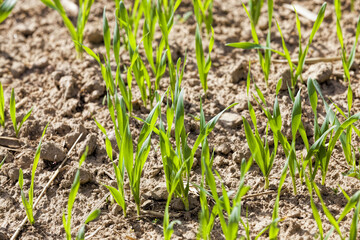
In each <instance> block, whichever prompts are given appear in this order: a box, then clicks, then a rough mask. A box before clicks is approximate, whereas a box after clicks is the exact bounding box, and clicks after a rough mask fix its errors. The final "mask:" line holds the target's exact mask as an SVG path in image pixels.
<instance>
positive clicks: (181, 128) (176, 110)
mask: <svg viewBox="0 0 360 240" xmlns="http://www.w3.org/2000/svg"><path fill="white" fill-rule="evenodd" d="M176 86H177V87H176V90H175V94H174V101H173V102H172V105H171V107H170V105H169V102H167V107H166V123H167V131H166V130H165V127H164V123H163V120H162V119H161V118H159V129H158V132H157V134H158V135H159V137H160V150H161V158H162V161H163V166H164V172H165V179H166V186H167V190H168V192H170V190H171V189H172V186H171V179H173V177H174V176H175V174H176V173H177V172H178V171H179V169H180V167H181V166H182V164H184V163H186V164H185V166H186V168H185V169H184V172H183V173H182V176H184V178H186V180H184V181H179V184H178V186H177V187H176V190H175V195H176V196H177V197H180V199H181V200H182V201H183V203H184V206H185V209H186V210H189V202H188V194H189V187H190V174H191V169H192V165H193V162H194V154H195V152H196V150H197V148H198V147H199V146H200V144H201V143H202V142H203V140H204V138H205V137H207V136H208V135H209V134H210V132H211V131H212V130H213V129H214V127H215V124H216V122H217V121H218V120H219V118H220V116H221V115H222V114H223V113H224V112H225V111H226V110H228V109H229V108H231V107H233V106H234V105H236V104H232V105H230V106H229V107H227V108H226V109H224V110H223V111H222V112H220V113H219V114H218V115H216V116H215V117H214V118H212V119H211V120H210V121H209V122H208V123H206V122H205V116H204V112H203V108H202V103H201V101H200V114H201V115H200V134H199V136H198V137H197V139H196V141H195V143H194V145H193V147H192V148H190V147H189V145H188V139H187V137H188V134H187V133H186V129H185V125H184V116H185V113H184V111H185V110H184V91H183V90H181V88H180V85H179V84H176ZM173 124H174V125H175V143H176V145H175V149H174V148H173V144H172V142H171V141H170V139H171V136H170V134H171V127H172V126H173ZM184 182H185V183H184Z"/></svg>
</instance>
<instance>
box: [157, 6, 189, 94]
mask: <svg viewBox="0 0 360 240" xmlns="http://www.w3.org/2000/svg"><path fill="white" fill-rule="evenodd" d="M181 1H182V0H176V2H175V1H174V0H170V2H169V1H168V0H165V1H163V0H157V5H156V13H157V17H158V23H159V27H160V30H161V33H162V40H161V42H164V43H165V50H166V56H167V62H168V68H169V78H170V93H171V99H172V100H173V101H174V94H175V88H176V82H177V81H179V82H181V80H180V79H178V72H179V69H178V71H176V67H177V68H179V65H176V66H175V64H174V62H173V60H172V57H171V49H170V45H169V34H170V32H171V29H172V27H173V25H174V15H175V11H176V10H177V8H178V7H179V5H180V3H181ZM161 42H160V46H161V44H162V43H161ZM159 49H160V47H159ZM160 54H161V52H160V50H159V51H158V52H157V59H158V60H157V62H159V59H160ZM185 59H186V58H185ZM179 61H180V60H179V59H178V62H177V64H180V63H179ZM185 62H186V61H185ZM185 62H184V64H183V67H185ZM181 78H182V76H181Z"/></svg>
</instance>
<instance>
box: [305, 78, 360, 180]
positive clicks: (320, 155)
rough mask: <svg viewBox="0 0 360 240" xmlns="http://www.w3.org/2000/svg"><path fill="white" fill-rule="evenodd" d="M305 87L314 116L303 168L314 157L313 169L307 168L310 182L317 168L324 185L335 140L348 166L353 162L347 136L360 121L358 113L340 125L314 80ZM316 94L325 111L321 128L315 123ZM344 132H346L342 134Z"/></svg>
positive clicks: (310, 166)
mask: <svg viewBox="0 0 360 240" xmlns="http://www.w3.org/2000/svg"><path fill="white" fill-rule="evenodd" d="M307 85H308V93H309V97H310V103H311V107H312V109H313V112H314V116H315V119H314V136H315V142H314V144H313V145H312V146H311V147H310V149H309V151H308V153H307V155H306V158H305V159H304V162H303V168H305V167H306V166H307V164H308V163H309V161H310V159H311V158H312V157H314V158H315V166H314V169H312V164H309V168H310V169H309V170H310V174H311V178H310V180H311V181H313V180H314V179H315V175H316V172H317V170H318V168H320V170H321V173H322V184H325V178H326V174H327V171H328V167H329V162H330V157H331V154H332V151H333V150H334V147H335V143H336V142H337V140H340V142H341V144H342V146H343V149H344V153H345V157H346V159H347V161H350V162H349V164H351V163H353V162H354V161H351V159H352V157H351V156H350V155H349V154H350V153H351V139H349V135H350V136H351V128H353V129H356V128H355V127H354V126H353V123H355V122H356V121H358V120H359V119H360V113H357V114H354V115H352V116H349V117H346V116H345V118H346V120H345V121H344V122H343V123H340V121H339V119H338V118H337V117H336V114H335V113H334V111H333V110H332V109H331V108H330V106H329V105H328V104H327V103H326V101H325V99H324V96H323V95H322V93H321V90H320V86H319V85H318V83H317V82H316V81H315V80H312V79H308V84H307ZM317 92H318V93H319V94H320V96H321V98H322V100H323V103H324V105H325V110H326V118H325V121H324V123H323V125H322V126H321V128H320V126H319V125H318V123H317V111H316V107H317ZM350 105H351V104H350ZM335 106H336V105H335ZM338 109H339V108H338ZM329 124H331V125H332V126H331V127H329V126H328V125H329ZM345 130H346V132H344V131H345ZM328 136H329V137H330V138H329V141H328V143H326V140H327V138H328ZM349 148H350V153H349V152H348V150H349Z"/></svg>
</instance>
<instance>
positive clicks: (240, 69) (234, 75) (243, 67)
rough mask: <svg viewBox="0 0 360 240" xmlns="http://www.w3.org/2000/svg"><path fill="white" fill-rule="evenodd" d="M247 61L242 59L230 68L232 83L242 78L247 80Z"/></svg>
mask: <svg viewBox="0 0 360 240" xmlns="http://www.w3.org/2000/svg"><path fill="white" fill-rule="evenodd" d="M247 66H248V65H247V63H246V61H245V60H243V59H240V60H239V61H238V62H237V63H235V64H234V65H233V66H231V68H230V69H229V76H228V78H229V79H230V82H231V83H238V82H240V81H241V80H246V78H247V74H248V70H247Z"/></svg>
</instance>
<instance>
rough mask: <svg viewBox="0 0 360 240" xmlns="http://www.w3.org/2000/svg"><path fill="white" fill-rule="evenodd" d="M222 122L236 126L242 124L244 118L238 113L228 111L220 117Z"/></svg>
mask: <svg viewBox="0 0 360 240" xmlns="http://www.w3.org/2000/svg"><path fill="white" fill-rule="evenodd" d="M219 120H220V123H221V124H222V125H224V126H225V127H230V128H236V127H238V126H240V125H241V123H242V118H241V116H240V115H239V114H237V113H232V112H226V113H224V114H223V115H222V116H221V117H220V119H219Z"/></svg>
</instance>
